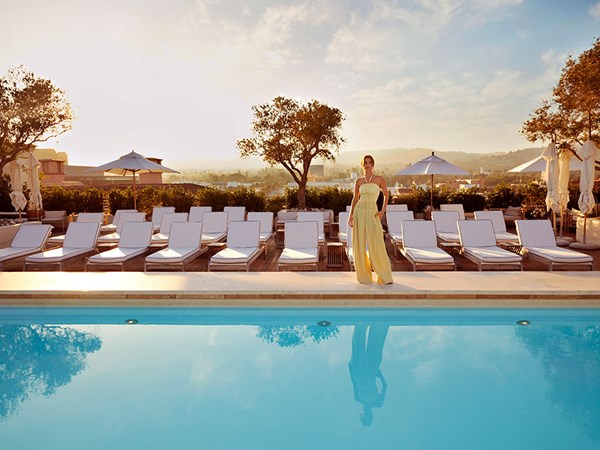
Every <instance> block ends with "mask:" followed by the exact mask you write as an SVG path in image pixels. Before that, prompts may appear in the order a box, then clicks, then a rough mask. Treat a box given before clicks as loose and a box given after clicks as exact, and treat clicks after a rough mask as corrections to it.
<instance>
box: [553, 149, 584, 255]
mask: <svg viewBox="0 0 600 450" xmlns="http://www.w3.org/2000/svg"><path fill="white" fill-rule="evenodd" d="M572 156H573V153H572V152H571V151H569V150H563V151H562V152H560V155H559V156H558V206H559V208H560V217H561V221H560V238H559V239H557V243H558V241H559V240H560V241H561V243H565V242H566V243H570V241H571V240H572V239H571V238H568V239H569V240H566V238H563V228H564V226H565V220H564V218H565V211H566V209H567V205H568V204H569V178H570V176H571V173H570V167H571V161H572ZM575 160H576V161H579V160H578V159H577V158H575ZM559 245H560V243H559Z"/></svg>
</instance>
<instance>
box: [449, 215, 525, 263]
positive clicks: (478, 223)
mask: <svg viewBox="0 0 600 450" xmlns="http://www.w3.org/2000/svg"><path fill="white" fill-rule="evenodd" d="M458 233H459V235H460V244H461V246H462V250H461V254H462V255H463V256H464V257H465V258H467V259H468V260H469V261H472V262H474V263H475V264H477V269H478V270H479V271H481V270H482V269H484V268H486V267H487V268H492V267H493V268H498V269H502V270H509V269H518V270H523V262H522V261H523V258H522V257H521V256H520V255H517V254H515V253H512V252H509V251H508V250H505V249H503V248H500V247H498V246H497V245H496V236H495V235H494V227H493V225H492V221H491V220H485V219H478V220H459V221H458Z"/></svg>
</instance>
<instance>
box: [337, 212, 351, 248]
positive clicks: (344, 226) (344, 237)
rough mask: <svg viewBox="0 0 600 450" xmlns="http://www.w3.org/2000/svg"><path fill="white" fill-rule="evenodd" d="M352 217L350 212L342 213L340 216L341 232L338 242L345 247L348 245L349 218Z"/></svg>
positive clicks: (339, 232)
mask: <svg viewBox="0 0 600 450" xmlns="http://www.w3.org/2000/svg"><path fill="white" fill-rule="evenodd" d="M349 216H350V212H349V211H342V212H340V215H339V219H338V220H339V231H338V240H339V241H340V242H341V243H343V244H344V245H346V246H347V245H348V217H349Z"/></svg>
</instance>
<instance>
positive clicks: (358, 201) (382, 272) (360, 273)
mask: <svg viewBox="0 0 600 450" xmlns="http://www.w3.org/2000/svg"><path fill="white" fill-rule="evenodd" d="M361 165H362V168H363V171H364V176H363V177H361V178H359V179H357V180H356V183H354V197H353V198H352V207H351V208H350V214H349V217H348V226H350V227H351V228H352V251H353V252H354V266H355V267H356V278H357V279H358V282H359V283H365V284H370V283H371V282H372V276H371V268H373V270H375V273H377V282H378V283H379V284H391V283H392V269H391V267H390V260H389V258H388V255H387V251H386V249H385V242H384V241H383V227H382V226H381V219H382V218H383V214H384V213H385V208H386V207H387V204H388V198H389V194H388V190H387V186H386V184H385V180H384V179H383V177H381V176H379V175H375V174H374V173H373V167H374V166H375V160H374V159H373V157H372V156H371V155H365V156H364V157H363V160H362V162H361ZM379 192H383V196H384V199H383V207H382V208H381V211H378V210H377V197H378V196H379ZM367 248H368V249H369V252H368V253H367Z"/></svg>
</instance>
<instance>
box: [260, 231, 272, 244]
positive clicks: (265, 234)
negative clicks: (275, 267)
mask: <svg viewBox="0 0 600 450" xmlns="http://www.w3.org/2000/svg"><path fill="white" fill-rule="evenodd" d="M271 236H273V232H272V231H269V232H266V231H265V232H262V231H261V232H260V234H259V239H260V242H267V241H268V240H269V239H271Z"/></svg>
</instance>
